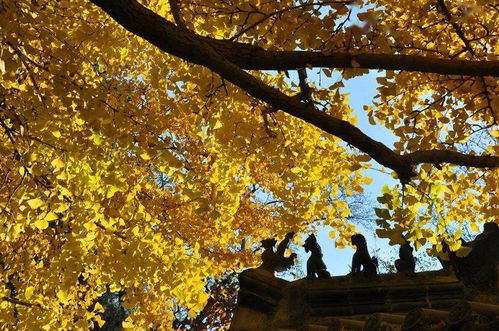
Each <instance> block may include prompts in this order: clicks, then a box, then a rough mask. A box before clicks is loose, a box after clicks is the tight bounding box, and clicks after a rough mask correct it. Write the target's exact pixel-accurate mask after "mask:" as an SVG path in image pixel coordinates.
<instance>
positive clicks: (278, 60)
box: [90, 0, 499, 77]
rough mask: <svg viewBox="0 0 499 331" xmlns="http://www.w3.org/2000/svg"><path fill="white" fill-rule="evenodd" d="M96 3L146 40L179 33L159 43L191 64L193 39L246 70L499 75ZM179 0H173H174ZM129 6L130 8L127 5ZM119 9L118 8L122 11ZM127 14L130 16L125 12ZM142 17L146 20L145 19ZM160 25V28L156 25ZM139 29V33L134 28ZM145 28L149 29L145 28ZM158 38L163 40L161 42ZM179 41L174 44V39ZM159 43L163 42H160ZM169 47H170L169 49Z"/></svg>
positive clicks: (485, 68) (496, 65)
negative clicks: (245, 36)
mask: <svg viewBox="0 0 499 331" xmlns="http://www.w3.org/2000/svg"><path fill="white" fill-rule="evenodd" d="M90 1H91V2H93V3H94V4H96V5H98V6H99V7H101V8H102V9H104V11H106V12H107V13H108V14H110V15H111V16H113V17H114V16H116V17H115V20H116V21H117V22H119V23H120V24H121V25H123V26H124V27H125V28H126V29H128V30H129V31H131V32H133V33H134V34H137V35H139V36H141V37H142V38H144V39H146V40H148V41H150V42H151V43H153V44H154V45H156V46H158V45H157V43H155V42H153V40H151V39H148V38H153V39H157V38H160V36H159V35H158V34H160V33H161V31H163V30H169V31H170V32H173V30H176V31H175V36H172V35H171V33H169V35H170V37H169V41H170V42H168V41H167V40H166V39H165V40H163V41H161V43H162V44H163V46H166V44H168V47H166V48H162V47H160V48H161V49H163V50H164V51H166V52H168V53H170V54H173V55H175V56H178V57H180V58H183V59H186V58H189V60H188V61H189V62H192V63H196V64H202V62H203V58H202V57H203V54H189V52H190V51H191V50H192V48H190V47H189V46H190V45H189V41H188V40H184V38H187V39H190V40H197V41H198V42H201V41H205V42H208V43H209V44H210V45H211V46H212V47H213V48H214V49H215V50H216V51H217V53H219V54H220V55H221V56H223V57H224V58H225V59H226V60H228V61H230V62H232V63H234V64H236V65H237V66H239V67H240V68H241V69H247V70H281V71H284V70H298V69H300V68H307V67H308V68H310V67H324V68H326V67H327V68H354V66H353V65H352V61H355V62H356V63H355V68H365V69H381V70H406V71H419V72H429V73H437V74H448V75H467V76H491V77H499V61H485V60H483V61H469V60H448V59H439V58H432V57H426V56H418V55H395V54H369V53H357V54H351V53H334V52H333V53H329V54H325V53H322V52H315V51H271V50H265V49H263V48H261V47H258V46H254V45H249V44H245V43H239V42H233V41H229V40H219V39H213V38H209V37H203V36H199V35H196V34H193V33H191V31H179V30H181V29H178V28H177V27H175V25H174V24H173V23H171V22H168V21H167V20H165V19H163V18H162V17H160V16H159V15H157V14H155V13H154V12H152V11H151V10H149V9H147V8H145V7H144V6H142V5H140V4H139V3H138V2H137V1H136V0H110V1H104V0H90ZM174 1H175V0H174ZM127 6H129V7H130V8H126V7H127ZM119 8H120V9H119ZM127 12H128V16H127V14H126V13H127ZM131 13H133V15H136V22H133V21H130V19H129V18H125V17H129V14H131ZM139 20H145V21H144V22H141V21H139ZM158 24H159V26H157V25H158ZM137 29H140V30H141V33H138V32H137V31H136V30H137ZM146 30H147V31H146ZM158 42H159V41H158ZM175 42H176V43H175ZM158 47H159V46H158ZM167 49H168V50H167Z"/></svg>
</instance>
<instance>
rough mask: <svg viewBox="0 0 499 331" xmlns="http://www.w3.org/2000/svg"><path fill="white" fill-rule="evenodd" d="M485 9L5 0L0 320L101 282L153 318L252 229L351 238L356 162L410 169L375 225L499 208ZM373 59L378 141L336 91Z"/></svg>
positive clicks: (162, 317) (249, 244)
mask: <svg viewBox="0 0 499 331" xmlns="http://www.w3.org/2000/svg"><path fill="white" fill-rule="evenodd" d="M497 22H499V6H498V5H497V4H494V3H493V2H491V1H489V0H432V1H421V0H400V1H388V0H366V1H362V0H356V1H351V0H344V1H342V0H339V1H318V0H315V1H314V0H300V1H293V0H282V1H262V0H249V1H239V0H224V1H219V0H170V1H168V0H142V1H137V0H0V45H1V49H0V77H1V78H0V142H1V143H0V155H1V157H0V268H1V273H0V280H1V282H2V286H1V289H0V291H1V292H0V299H1V301H0V326H1V327H2V329H19V330H21V329H44V330H52V329H69V328H78V329H88V328H91V327H93V326H96V325H102V324H103V323H104V321H103V319H102V316H101V312H102V309H103V307H102V306H101V305H100V304H97V300H98V298H99V297H100V296H101V295H102V294H103V293H106V291H113V292H119V293H122V294H123V295H122V299H123V302H124V305H125V306H126V307H127V308H128V309H129V310H128V311H129V312H130V315H129V316H128V318H127V319H126V320H125V322H124V323H123V325H124V326H125V327H129V328H138V329H150V328H162V329H168V328H170V327H171V326H172V321H173V320H174V312H175V311H177V309H178V308H179V307H182V309H184V310H186V311H188V313H189V314H190V316H195V315H196V313H197V312H199V311H201V310H202V308H203V307H204V305H205V303H206V302H207V301H208V297H209V294H208V293H207V291H206V287H205V286H206V280H207V279H208V278H209V277H216V276H217V275H221V274H223V273H226V272H237V271H238V270H241V269H242V268H244V267H250V266H254V265H255V263H257V260H258V257H257V256H255V255H254V254H253V251H252V249H254V247H256V246H257V245H258V242H259V241H260V240H261V239H262V238H265V237H269V236H278V237H279V236H282V235H284V233H286V232H288V231H291V230H293V231H297V232H299V231H300V230H303V229H305V228H307V227H309V226H311V225H312V226H314V225H319V224H320V225H327V226H330V227H331V229H332V230H331V231H332V237H336V239H335V240H336V245H337V246H338V247H342V246H344V245H345V244H346V243H347V240H348V238H349V236H350V235H351V234H352V233H353V232H354V231H355V227H354V226H353V225H352V224H350V223H349V222H348V219H347V217H348V215H349V210H348V206H347V203H346V201H343V200H342V199H338V196H339V192H340V191H342V192H346V193H347V194H350V195H352V194H356V193H359V192H362V190H363V187H364V186H365V185H368V184H369V183H370V182H371V179H370V178H368V177H366V176H365V170H366V169H369V168H371V167H379V168H380V170H381V171H385V172H387V173H391V174H392V175H393V176H394V177H395V178H397V179H398V180H399V181H400V183H401V184H403V186H404V190H401V187H400V186H395V187H386V188H385V189H384V190H383V192H380V197H379V199H378V200H379V202H380V203H381V204H383V206H382V208H379V209H377V210H376V213H377V215H378V217H379V220H378V224H379V226H380V230H379V231H378V233H379V234H380V235H382V236H386V237H390V238H392V239H393V241H394V242H397V240H398V238H400V235H401V234H402V233H404V234H408V238H409V240H411V241H416V242H417V243H418V245H422V244H424V243H426V242H427V241H430V242H432V243H434V244H436V245H437V246H438V244H439V243H441V241H442V240H446V241H447V242H448V243H449V244H450V246H451V248H452V249H453V250H459V248H460V247H459V241H458V237H459V236H460V233H459V231H457V232H452V231H451V230H450V228H451V227H450V226H451V225H452V224H454V225H456V224H457V225H460V226H462V225H463V224H468V225H469V226H470V227H471V229H472V230H473V231H475V232H477V231H478V230H479V226H480V224H481V223H483V222H488V221H496V222H497V207H498V205H499V197H498V195H497V192H498V191H499V175H498V172H497V167H498V166H499V156H497V154H498V151H499V147H498V145H497V137H498V131H497V130H498V127H497V123H498V116H499V97H498V91H499V84H498V77H499V58H498V54H499V43H498V42H499V27H498V25H497ZM369 70H377V81H378V84H379V86H378V91H379V94H378V95H377V96H376V97H375V99H374V100H373V104H372V105H371V106H366V107H365V112H366V114H367V116H368V118H369V121H370V123H371V124H372V125H382V126H385V127H386V128H388V129H390V130H391V131H392V132H393V134H394V135H395V136H396V137H397V139H398V141H396V142H395V144H394V147H393V148H390V147H388V146H386V145H384V144H383V143H381V142H378V141H376V140H374V139H372V138H371V137H369V136H368V135H367V134H365V133H364V132H362V131H361V130H360V129H359V128H357V127H356V117H355V116H354V114H353V110H352V108H351V107H350V106H349V102H348V96H347V95H346V94H345V93H344V92H343V90H342V87H343V86H344V82H345V81H347V80H348V79H350V78H352V77H355V76H359V75H363V74H366V73H368V72H369ZM312 71H314V72H317V71H319V72H320V75H321V76H322V75H323V77H324V82H325V83H321V81H320V80H311V79H308V81H307V74H310V73H311V72H312ZM332 76H334V77H333V78H338V79H335V80H332V79H330V78H329V77H332ZM326 78H328V79H326ZM477 137H478V139H480V140H481V142H480V143H479V144H476V143H475V142H476V141H477ZM374 221H375V220H373V222H374ZM298 240H299V239H298Z"/></svg>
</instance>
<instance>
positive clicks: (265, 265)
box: [259, 232, 296, 273]
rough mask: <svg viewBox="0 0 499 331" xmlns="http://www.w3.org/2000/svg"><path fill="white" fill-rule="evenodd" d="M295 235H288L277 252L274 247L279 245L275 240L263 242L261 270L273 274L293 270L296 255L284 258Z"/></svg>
mask: <svg viewBox="0 0 499 331" xmlns="http://www.w3.org/2000/svg"><path fill="white" fill-rule="evenodd" d="M294 235H295V233H294V232H289V233H287V234H286V236H285V237H284V239H283V240H282V241H281V242H280V243H279V245H278V246H277V249H276V250H275V251H274V247H275V245H276V244H277V240H276V239H275V238H271V239H264V240H262V241H261V243H262V247H263V248H264V252H263V253H262V265H261V266H260V267H259V268H260V269H264V270H267V271H270V272H272V273H273V272H274V271H277V272H281V271H285V270H288V269H289V268H291V267H292V266H293V265H294V264H295V258H296V253H292V254H291V255H290V256H287V257H286V256H284V253H285V252H286V249H287V248H288V245H289V242H290V240H291V239H292V238H293V236H294Z"/></svg>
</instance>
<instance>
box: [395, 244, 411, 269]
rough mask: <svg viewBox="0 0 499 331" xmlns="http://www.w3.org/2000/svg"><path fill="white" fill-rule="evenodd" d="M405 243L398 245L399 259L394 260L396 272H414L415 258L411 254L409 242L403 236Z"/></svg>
mask: <svg viewBox="0 0 499 331" xmlns="http://www.w3.org/2000/svg"><path fill="white" fill-rule="evenodd" d="M404 240H405V243H404V244H403V245H400V248H399V259H398V260H396V261H395V268H396V269H397V272H398V273H405V274H414V272H415V271H416V259H415V258H414V255H413V254H412V252H413V248H412V247H411V244H410V243H409V242H408V241H407V240H406V239H405V238H404Z"/></svg>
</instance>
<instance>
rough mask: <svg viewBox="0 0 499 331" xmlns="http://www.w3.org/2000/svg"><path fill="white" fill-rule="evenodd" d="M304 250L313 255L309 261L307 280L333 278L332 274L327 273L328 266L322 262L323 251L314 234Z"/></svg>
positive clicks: (306, 242)
mask: <svg viewBox="0 0 499 331" xmlns="http://www.w3.org/2000/svg"><path fill="white" fill-rule="evenodd" d="M303 248H305V252H307V253H308V252H309V251H310V252H311V253H312V254H311V255H310V257H309V258H308V260H307V278H308V279H315V278H319V279H326V278H329V277H331V274H330V273H329V272H328V271H327V267H326V264H325V263H324V261H323V260H322V250H321V247H320V246H319V244H318V243H317V238H315V235H314V234H311V235H310V236H308V238H307V239H306V240H305V245H303Z"/></svg>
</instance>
